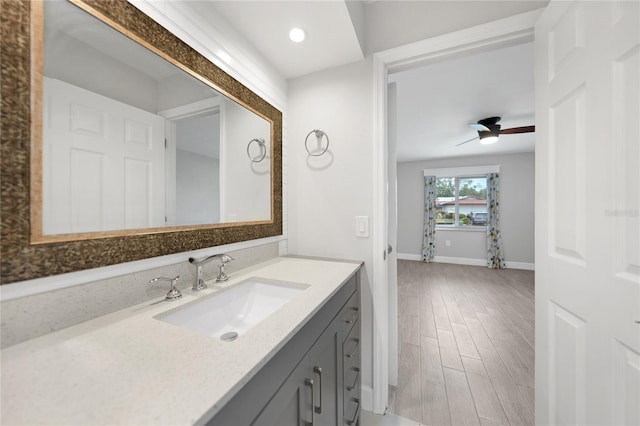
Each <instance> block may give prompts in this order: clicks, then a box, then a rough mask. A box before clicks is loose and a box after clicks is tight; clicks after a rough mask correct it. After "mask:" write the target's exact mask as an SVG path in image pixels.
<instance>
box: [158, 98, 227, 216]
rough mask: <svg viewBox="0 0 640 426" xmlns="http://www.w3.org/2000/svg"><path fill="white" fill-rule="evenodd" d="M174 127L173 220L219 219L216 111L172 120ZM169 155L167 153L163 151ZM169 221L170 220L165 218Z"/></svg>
mask: <svg viewBox="0 0 640 426" xmlns="http://www.w3.org/2000/svg"><path fill="white" fill-rule="evenodd" d="M172 124H173V126H175V151H173V152H174V154H173V155H175V158H173V161H175V208H172V206H168V207H169V209H168V211H172V210H175V223H178V224H180V225H198V224H204V223H219V222H220V112H219V110H211V111H206V112H204V113H200V114H194V115H191V116H188V117H185V118H182V119H179V120H175V121H173V123H172ZM167 155H168V156H171V155H172V154H171V153H167ZM169 224H172V221H169Z"/></svg>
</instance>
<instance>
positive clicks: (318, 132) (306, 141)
mask: <svg viewBox="0 0 640 426" xmlns="http://www.w3.org/2000/svg"><path fill="white" fill-rule="evenodd" d="M312 133H314V134H315V135H316V139H318V149H319V147H320V144H321V142H322V137H323V136H324V137H325V138H326V139H327V146H326V147H325V148H324V149H323V150H322V152H319V153H317V154H314V153H312V152H311V151H309V136H311V134H312ZM304 149H306V150H307V153H308V154H309V155H311V156H313V157H319V156H321V155H322V154H324V153H325V152H327V150H328V149H329V135H327V134H326V133H325V132H323V131H322V130H319V129H315V130H312V131H310V132H309V133H308V134H307V137H306V138H304Z"/></svg>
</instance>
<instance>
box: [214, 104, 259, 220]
mask: <svg viewBox="0 0 640 426" xmlns="http://www.w3.org/2000/svg"><path fill="white" fill-rule="evenodd" d="M220 129H221V134H222V138H221V141H220V159H221V164H222V168H221V170H220V177H221V188H222V192H221V201H220V205H221V219H222V221H223V222H238V221H240V222H244V221H255V220H269V218H270V217H271V175H270V171H271V166H270V163H271V156H270V154H269V150H270V149H271V140H270V139H271V138H270V135H271V132H270V131H271V128H270V126H269V122H268V121H266V120H265V119H263V118H262V117H259V116H257V115H255V114H253V113H252V112H250V111H249V110H247V109H246V108H244V107H243V106H241V105H240V104H237V103H235V102H234V101H231V100H229V99H224V101H223V105H222V106H221V112H220ZM253 139H264V141H265V145H266V146H265V148H266V150H267V155H266V156H265V158H264V159H263V160H262V161H260V162H252V161H251V159H249V156H248V155H247V146H248V145H249V142H251V140H253ZM256 144H257V142H253V146H252V147H251V150H250V152H251V153H252V154H254V153H255V155H257V154H258V153H259V150H257V149H256V146H255V145H256Z"/></svg>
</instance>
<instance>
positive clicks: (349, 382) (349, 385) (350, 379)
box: [343, 365, 362, 407]
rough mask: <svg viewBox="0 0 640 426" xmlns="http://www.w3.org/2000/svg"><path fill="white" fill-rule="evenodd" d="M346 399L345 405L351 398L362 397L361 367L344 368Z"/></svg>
mask: <svg viewBox="0 0 640 426" xmlns="http://www.w3.org/2000/svg"><path fill="white" fill-rule="evenodd" d="M343 383H344V401H345V407H346V405H347V403H348V401H350V400H351V398H358V399H360V383H362V382H361V376H360V367H359V366H355V365H354V366H352V367H350V368H349V369H348V370H344V381H343Z"/></svg>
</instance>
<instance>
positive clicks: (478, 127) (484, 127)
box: [469, 123, 491, 132]
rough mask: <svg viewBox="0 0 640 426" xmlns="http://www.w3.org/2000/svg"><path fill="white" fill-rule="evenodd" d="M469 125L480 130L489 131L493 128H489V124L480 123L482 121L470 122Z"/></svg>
mask: <svg viewBox="0 0 640 426" xmlns="http://www.w3.org/2000/svg"><path fill="white" fill-rule="evenodd" d="M469 127H471V128H472V129H475V130H477V131H479V132H488V131H490V130H491V129H489V128H488V127H487V126H485V125H484V124H480V123H469Z"/></svg>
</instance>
